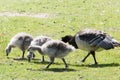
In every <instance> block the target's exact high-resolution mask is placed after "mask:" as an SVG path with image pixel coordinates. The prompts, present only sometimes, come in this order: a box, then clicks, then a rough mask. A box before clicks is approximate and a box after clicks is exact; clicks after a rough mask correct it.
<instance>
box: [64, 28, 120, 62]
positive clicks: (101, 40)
mask: <svg viewBox="0 0 120 80" xmlns="http://www.w3.org/2000/svg"><path fill="white" fill-rule="evenodd" d="M62 41H63V42H68V43H69V44H71V45H73V46H74V47H75V48H79V49H81V50H85V51H88V54H87V55H86V56H85V57H84V58H83V59H82V62H85V60H86V59H87V57H88V56H89V55H90V54H91V55H92V56H93V58H94V62H95V64H98V62H97V60H96V57H95V52H96V51H101V50H109V49H114V47H118V46H120V43H119V42H118V41H117V40H115V39H113V38H112V37H111V36H110V35H108V34H106V33H104V32H102V31H100V30H91V29H85V30H81V31H79V32H77V33H76V34H75V36H71V35H66V36H64V37H62Z"/></svg>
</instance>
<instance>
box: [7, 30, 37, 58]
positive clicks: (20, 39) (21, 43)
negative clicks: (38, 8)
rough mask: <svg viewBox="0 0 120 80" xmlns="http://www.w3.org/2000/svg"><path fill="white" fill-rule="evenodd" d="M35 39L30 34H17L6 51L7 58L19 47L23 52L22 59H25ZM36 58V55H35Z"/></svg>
mask: <svg viewBox="0 0 120 80" xmlns="http://www.w3.org/2000/svg"><path fill="white" fill-rule="evenodd" d="M32 40H33V37H32V36H31V35H30V34H27V33H24V32H20V33H17V34H16V35H15V36H13V37H12V39H11V40H10V42H9V43H8V45H7V47H6V49H5V51H6V56H8V55H9V54H10V52H11V50H12V48H14V47H17V48H19V49H20V50H21V51H22V57H21V58H22V59H24V54H25V51H26V49H27V48H28V46H29V45H30V43H31V41H32ZM34 56H35V55H34Z"/></svg>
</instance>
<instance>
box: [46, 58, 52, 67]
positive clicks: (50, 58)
mask: <svg viewBox="0 0 120 80" xmlns="http://www.w3.org/2000/svg"><path fill="white" fill-rule="evenodd" d="M53 62H54V57H50V63H49V64H48V65H47V67H46V68H47V69H48V68H49V67H50V65H51V64H53Z"/></svg>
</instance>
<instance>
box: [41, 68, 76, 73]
mask: <svg viewBox="0 0 120 80" xmlns="http://www.w3.org/2000/svg"><path fill="white" fill-rule="evenodd" d="M43 70H45V71H53V72H71V71H76V70H74V69H70V68H68V69H65V68H49V69H46V68H45V69H43Z"/></svg>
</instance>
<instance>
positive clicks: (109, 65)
mask: <svg viewBox="0 0 120 80" xmlns="http://www.w3.org/2000/svg"><path fill="white" fill-rule="evenodd" d="M81 66H85V67H92V68H104V67H118V66H120V64H118V63H108V64H98V65H95V64H92V65H81Z"/></svg>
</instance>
